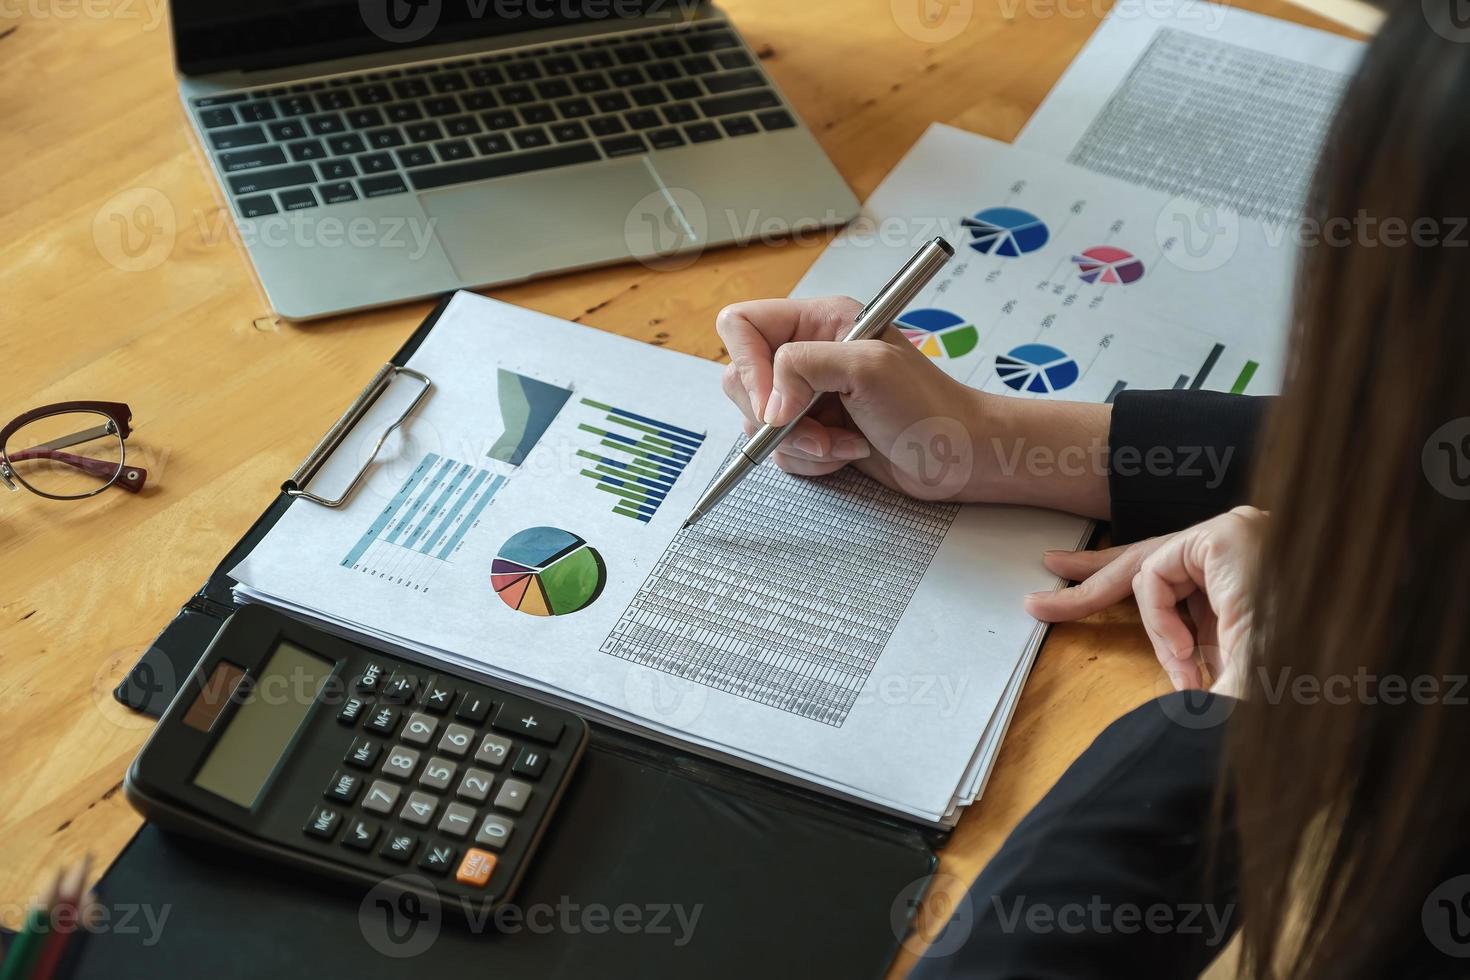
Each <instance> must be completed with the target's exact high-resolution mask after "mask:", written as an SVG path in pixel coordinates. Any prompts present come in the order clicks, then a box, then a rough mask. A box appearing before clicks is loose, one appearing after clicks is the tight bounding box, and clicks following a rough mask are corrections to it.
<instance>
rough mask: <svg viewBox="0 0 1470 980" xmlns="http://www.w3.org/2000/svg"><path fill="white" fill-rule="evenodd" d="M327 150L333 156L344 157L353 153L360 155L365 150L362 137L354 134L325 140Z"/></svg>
mask: <svg viewBox="0 0 1470 980" xmlns="http://www.w3.org/2000/svg"><path fill="white" fill-rule="evenodd" d="M327 149H328V150H330V151H331V153H332V155H333V156H339V157H345V156H348V155H349V154H353V153H361V152H362V151H363V150H366V149H367V146H366V145H365V144H364V143H363V141H362V137H361V136H359V135H357V134H356V133H348V134H347V135H346V136H333V137H332V138H331V139H329V140H327Z"/></svg>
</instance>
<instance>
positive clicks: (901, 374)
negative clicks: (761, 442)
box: [715, 297, 989, 500]
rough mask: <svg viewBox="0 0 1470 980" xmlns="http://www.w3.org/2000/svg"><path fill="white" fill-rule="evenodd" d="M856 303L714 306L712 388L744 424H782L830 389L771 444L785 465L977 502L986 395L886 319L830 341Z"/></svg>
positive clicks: (844, 327)
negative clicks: (854, 336)
mask: <svg viewBox="0 0 1470 980" xmlns="http://www.w3.org/2000/svg"><path fill="white" fill-rule="evenodd" d="M861 309H862V305H861V304H860V303H858V302H857V301H856V300H852V299H848V298H847V297H833V298H828V299H807V300H790V299H769V300H753V301H751V302H747V303H736V304H734V305H732V306H727V307H725V308H724V309H723V310H721V311H720V315H719V317H718V319H717V320H716V321H715V329H716V330H717V331H719V334H720V338H721V339H722V340H723V341H724V342H725V349H726V350H727V351H729V353H730V361H731V363H730V365H729V366H728V367H727V368H726V369H725V377H724V388H725V393H726V394H727V395H728V396H729V397H730V399H731V400H732V401H734V402H735V404H736V405H738V406H739V407H740V410H741V411H742V412H743V413H744V414H745V431H746V434H747V435H753V434H754V433H755V432H756V431H757V430H758V429H759V428H760V427H761V425H763V424H766V423H769V424H772V425H784V424H786V423H787V422H789V421H791V419H792V418H794V417H795V416H796V415H797V414H798V413H799V412H800V411H801V409H802V408H804V407H805V406H806V404H807V402H809V401H810V400H811V399H812V397H813V395H815V394H818V393H823V392H832V393H835V394H836V395H837V396H839V397H838V398H835V399H829V400H828V402H826V403H824V404H823V405H821V406H819V407H818V409H817V410H816V411H815V412H813V413H812V414H811V415H809V416H807V417H806V418H805V419H803V420H802V421H801V422H799V423H798V424H797V426H796V428H795V429H793V430H792V432H791V435H790V436H788V437H787V439H786V440H785V441H784V442H783V443H782V444H781V446H780V447H779V448H778V449H777V450H776V452H775V454H774V457H775V462H776V465H777V466H779V467H781V468H782V469H783V470H786V471H787V472H789V473H796V474H799V475H803V476H821V475H825V474H828V473H833V472H835V471H837V470H839V469H842V468H843V467H844V466H848V465H855V466H857V467H858V468H859V469H861V470H862V471H863V472H865V473H867V474H868V475H869V476H872V477H874V478H875V479H877V480H879V481H881V482H883V483H885V484H887V485H888V486H890V487H894V488H896V489H901V490H903V491H904V492H906V493H908V494H911V495H913V496H916V497H921V498H925V499H931V500H948V499H972V500H973V499H980V497H979V496H977V495H976V487H975V486H974V485H973V484H974V483H975V476H976V473H975V465H974V463H975V458H976V452H975V444H976V438H977V436H978V435H979V433H980V432H981V431H983V430H984V428H985V426H986V420H985V414H986V407H987V405H988V404H989V400H988V397H987V396H985V395H982V394H981V393H980V392H978V391H975V390H974V389H972V388H967V387H965V386H964V385H962V384H960V383H959V382H957V381H955V380H954V379H952V378H950V377H949V376H948V375H946V374H945V373H944V372H943V371H941V370H940V369H939V368H938V367H937V366H936V365H935V364H934V362H933V361H932V360H930V359H929V358H928V357H926V356H925V355H923V354H922V353H920V352H919V351H918V350H917V349H916V348H915V347H914V345H913V344H911V343H909V342H908V341H907V340H906V339H905V338H904V337H903V335H902V334H900V333H898V331H897V330H895V329H893V328H892V327H890V328H889V329H888V331H887V333H886V335H885V336H884V337H882V338H881V339H877V340H863V341H854V342H852V343H840V344H839V343H832V341H835V340H840V339H841V338H842V337H843V336H844V335H846V333H847V332H848V331H849V330H850V329H851V328H852V324H853V320H854V318H855V317H856V316H857V314H858V311H859V310H861Z"/></svg>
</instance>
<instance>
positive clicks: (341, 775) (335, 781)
mask: <svg viewBox="0 0 1470 980" xmlns="http://www.w3.org/2000/svg"><path fill="white" fill-rule="evenodd" d="M361 790H362V777H361V776H359V775H357V774H355V773H350V772H343V771H342V770H341V769H338V770H337V773H336V775H334V776H333V777H332V781H331V782H330V783H328V784H327V789H326V793H325V794H324V795H325V796H326V798H327V799H329V800H337V801H339V802H342V803H351V802H352V801H353V800H355V799H357V794H358V793H359V792H360V791H361Z"/></svg>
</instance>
